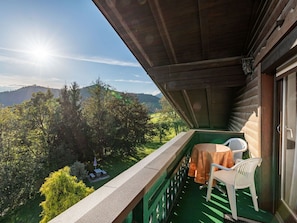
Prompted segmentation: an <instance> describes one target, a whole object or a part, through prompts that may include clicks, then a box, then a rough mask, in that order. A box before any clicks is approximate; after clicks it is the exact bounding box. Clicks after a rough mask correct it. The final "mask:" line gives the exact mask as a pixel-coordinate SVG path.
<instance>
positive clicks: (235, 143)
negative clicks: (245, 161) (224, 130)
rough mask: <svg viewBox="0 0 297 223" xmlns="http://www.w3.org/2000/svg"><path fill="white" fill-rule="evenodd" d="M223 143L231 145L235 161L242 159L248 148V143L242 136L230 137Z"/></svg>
mask: <svg viewBox="0 0 297 223" xmlns="http://www.w3.org/2000/svg"><path fill="white" fill-rule="evenodd" d="M223 145H225V146H228V147H230V149H231V150H232V152H233V159H234V162H235V163H237V160H241V159H242V154H243V152H245V151H246V150H247V143H246V141H244V140H243V139H241V138H230V139H228V140H227V141H226V142H224V143H223Z"/></svg>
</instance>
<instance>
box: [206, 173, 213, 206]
mask: <svg viewBox="0 0 297 223" xmlns="http://www.w3.org/2000/svg"><path fill="white" fill-rule="evenodd" d="M212 183H213V176H212V175H211V176H210V177H209V181H208V186H207V195H206V201H209V200H210V196H211V191H212Z"/></svg>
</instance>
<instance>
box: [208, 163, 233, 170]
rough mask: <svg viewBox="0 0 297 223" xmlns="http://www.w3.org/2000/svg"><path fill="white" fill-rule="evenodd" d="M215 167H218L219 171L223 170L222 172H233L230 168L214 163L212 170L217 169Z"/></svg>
mask: <svg viewBox="0 0 297 223" xmlns="http://www.w3.org/2000/svg"><path fill="white" fill-rule="evenodd" d="M215 167H217V168H219V169H222V170H227V171H230V170H232V168H228V167H225V166H222V165H220V164H217V163H212V164H211V168H212V169H213V168H215Z"/></svg>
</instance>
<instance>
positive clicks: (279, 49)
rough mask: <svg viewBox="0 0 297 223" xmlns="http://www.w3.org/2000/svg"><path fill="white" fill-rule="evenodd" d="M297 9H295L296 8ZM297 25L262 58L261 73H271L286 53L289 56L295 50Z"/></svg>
mask: <svg viewBox="0 0 297 223" xmlns="http://www.w3.org/2000/svg"><path fill="white" fill-rule="evenodd" d="M296 11H297V10H296ZM296 40H297V26H296V27H295V28H294V29H293V30H292V31H291V32H290V34H289V35H288V36H286V37H285V38H284V39H283V40H282V41H281V42H280V43H279V44H278V45H277V46H276V47H275V48H274V49H273V50H272V51H271V52H270V53H269V55H268V56H267V57H266V58H265V59H264V60H263V62H262V64H261V65H262V67H261V68H262V73H271V72H272V73H273V72H275V68H276V67H277V66H280V65H281V64H282V63H284V62H285V60H286V55H288V56H291V55H293V54H295V53H296V52H297V41H296Z"/></svg>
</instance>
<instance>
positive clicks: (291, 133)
mask: <svg viewBox="0 0 297 223" xmlns="http://www.w3.org/2000/svg"><path fill="white" fill-rule="evenodd" d="M286 129H287V131H289V132H290V136H291V138H292V139H293V129H291V128H288V127H286Z"/></svg>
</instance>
